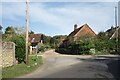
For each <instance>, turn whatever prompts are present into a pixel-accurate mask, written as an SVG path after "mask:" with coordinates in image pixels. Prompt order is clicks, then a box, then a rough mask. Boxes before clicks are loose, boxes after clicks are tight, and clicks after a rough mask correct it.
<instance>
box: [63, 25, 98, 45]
mask: <svg viewBox="0 0 120 80" xmlns="http://www.w3.org/2000/svg"><path fill="white" fill-rule="evenodd" d="M77 27H78V25H77V24H75V25H74V30H73V31H72V32H71V33H70V34H69V35H68V36H67V38H66V39H65V40H64V41H63V44H67V43H68V42H69V41H76V40H77V39H79V38H82V37H94V36H96V33H95V32H94V31H93V30H92V29H91V28H90V27H89V26H88V25H87V24H84V25H82V26H81V27H79V28H77ZM71 39H72V40H71Z"/></svg>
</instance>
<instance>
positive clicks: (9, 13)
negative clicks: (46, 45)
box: [0, 0, 118, 36]
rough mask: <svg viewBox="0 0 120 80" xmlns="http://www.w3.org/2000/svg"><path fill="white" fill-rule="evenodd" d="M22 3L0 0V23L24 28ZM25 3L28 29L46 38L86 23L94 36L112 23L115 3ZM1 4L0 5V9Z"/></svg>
mask: <svg viewBox="0 0 120 80" xmlns="http://www.w3.org/2000/svg"><path fill="white" fill-rule="evenodd" d="M24 1H25V0H2V3H0V8H1V10H0V15H2V16H0V19H1V20H0V24H2V26H3V30H4V29H5V28H6V27H8V26H18V27H19V26H25V14H26V13H25V8H26V6H25V5H26V4H25V2H24ZM100 1H101V0H91V2H90V1H89V2H88V0H59V2H58V1H57V0H44V1H43V0H29V30H32V31H34V32H35V33H43V34H46V35H49V36H54V35H68V34H69V33H70V32H71V31H73V25H74V24H78V27H80V26H82V25H83V24H85V23H87V24H88V25H89V26H90V27H91V28H92V29H93V30H94V31H95V32H96V33H98V32H100V31H105V30H107V29H109V28H110V27H111V26H112V25H113V26H114V25H115V22H114V8H115V6H118V5H117V4H118V2H117V1H118V0H104V2H100ZM1 5H2V6H1Z"/></svg>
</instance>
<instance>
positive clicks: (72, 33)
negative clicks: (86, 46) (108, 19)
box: [68, 24, 95, 37]
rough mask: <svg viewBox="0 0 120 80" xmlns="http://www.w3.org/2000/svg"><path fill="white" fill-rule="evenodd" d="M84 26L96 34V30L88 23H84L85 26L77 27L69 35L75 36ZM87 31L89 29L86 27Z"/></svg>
mask: <svg viewBox="0 0 120 80" xmlns="http://www.w3.org/2000/svg"><path fill="white" fill-rule="evenodd" d="M84 27H87V28H88V29H89V30H90V31H91V32H92V33H93V34H95V32H94V31H93V30H92V29H91V28H90V27H89V26H88V25H87V24H84V25H83V26H81V27H79V28H77V29H75V30H74V31H73V32H71V33H70V34H69V35H68V36H72V37H74V36H75V35H76V34H77V33H78V32H79V31H81V30H82V28H84ZM86 31H87V29H86ZM86 31H84V32H81V34H78V35H83V34H85V33H86Z"/></svg>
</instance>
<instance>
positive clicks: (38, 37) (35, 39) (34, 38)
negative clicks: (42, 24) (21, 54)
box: [29, 34, 43, 54]
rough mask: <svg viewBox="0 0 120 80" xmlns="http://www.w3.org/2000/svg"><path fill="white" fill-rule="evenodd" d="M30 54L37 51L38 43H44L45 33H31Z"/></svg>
mask: <svg viewBox="0 0 120 80" xmlns="http://www.w3.org/2000/svg"><path fill="white" fill-rule="evenodd" d="M29 43H30V54H32V53H36V48H37V45H38V43H43V34H29Z"/></svg>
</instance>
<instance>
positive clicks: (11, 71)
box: [2, 55, 43, 78]
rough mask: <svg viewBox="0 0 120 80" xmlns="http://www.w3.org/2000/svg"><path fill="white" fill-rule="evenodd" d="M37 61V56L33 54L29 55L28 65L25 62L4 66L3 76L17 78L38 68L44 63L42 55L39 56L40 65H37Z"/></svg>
mask: <svg viewBox="0 0 120 80" xmlns="http://www.w3.org/2000/svg"><path fill="white" fill-rule="evenodd" d="M35 62H36V56H35V55H33V56H29V63H28V65H26V64H25V63H21V64H17V65H14V66H11V67H6V68H3V69H2V78H15V77H18V76H22V75H25V74H27V73H30V72H32V71H34V70H36V69H37V68H38V67H39V66H40V65H41V64H42V63H43V62H42V56H38V65H35Z"/></svg>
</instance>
